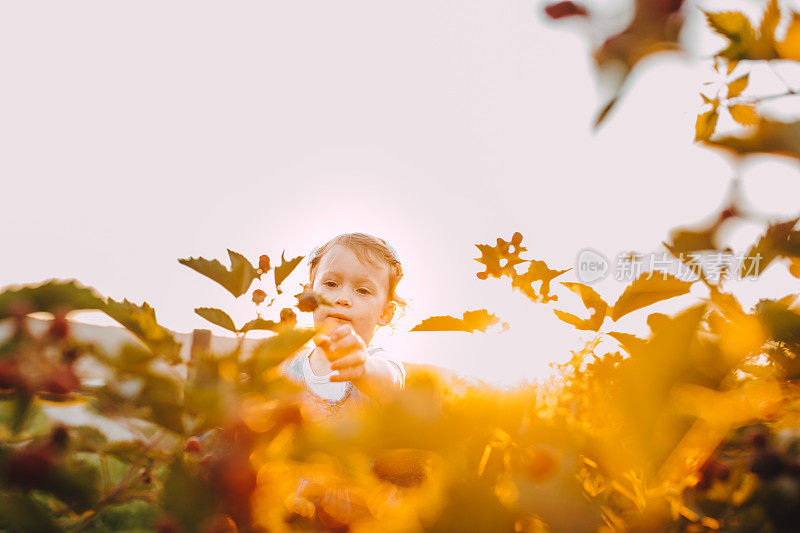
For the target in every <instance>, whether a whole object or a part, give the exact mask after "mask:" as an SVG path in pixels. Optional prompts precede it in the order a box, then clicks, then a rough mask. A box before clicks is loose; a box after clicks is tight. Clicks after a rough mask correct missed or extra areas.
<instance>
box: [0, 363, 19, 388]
mask: <svg viewBox="0 0 800 533" xmlns="http://www.w3.org/2000/svg"><path fill="white" fill-rule="evenodd" d="M23 383H24V380H23V379H22V376H21V375H20V373H19V365H18V364H17V361H16V360H14V359H2V360H0V389H21V388H24V387H23V386H22V385H23Z"/></svg>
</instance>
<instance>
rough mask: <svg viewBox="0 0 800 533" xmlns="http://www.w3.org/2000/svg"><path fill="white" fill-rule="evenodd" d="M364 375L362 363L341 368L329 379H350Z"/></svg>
mask: <svg viewBox="0 0 800 533" xmlns="http://www.w3.org/2000/svg"><path fill="white" fill-rule="evenodd" d="M363 376H364V365H358V366H351V367H349V368H343V369H341V370H340V371H339V374H338V375H336V376H331V381H351V380H354V379H359V378H361V377H363Z"/></svg>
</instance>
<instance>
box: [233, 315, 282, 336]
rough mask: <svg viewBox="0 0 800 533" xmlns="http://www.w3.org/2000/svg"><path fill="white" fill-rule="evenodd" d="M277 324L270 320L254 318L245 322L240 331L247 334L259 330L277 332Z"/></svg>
mask: <svg viewBox="0 0 800 533" xmlns="http://www.w3.org/2000/svg"><path fill="white" fill-rule="evenodd" d="M277 329H278V324H277V323H276V322H273V321H272V320H264V319H263V318H256V319H253V320H251V321H250V322H247V323H246V324H245V325H244V326H242V329H240V330H239V331H241V332H242V333H247V332H248V331H253V330H259V331H277Z"/></svg>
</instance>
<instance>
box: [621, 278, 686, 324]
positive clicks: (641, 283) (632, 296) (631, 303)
mask: <svg viewBox="0 0 800 533" xmlns="http://www.w3.org/2000/svg"><path fill="white" fill-rule="evenodd" d="M650 274H652V277H651V278H650V279H647V278H646V276H647V275H650ZM691 286H692V282H691V281H682V280H680V279H678V278H676V277H675V276H673V275H672V274H664V273H658V272H653V273H650V272H643V273H642V274H641V275H640V276H639V277H638V278H636V279H635V280H634V281H633V282H632V283H631V284H630V285H628V286H627V287H626V288H625V290H624V291H623V293H622V294H621V295H620V297H619V298H618V299H617V301H616V303H614V308H613V311H612V312H611V319H612V320H613V321H614V322H616V321H617V320H618V319H620V318H621V317H623V316H625V315H627V314H628V313H630V312H632V311H635V310H637V309H641V308H642V307H647V306H648V305H651V304H654V303H656V302H660V301H662V300H667V299H669V298H674V297H676V296H681V295H683V294H686V293H688V292H689V289H690V288H691Z"/></svg>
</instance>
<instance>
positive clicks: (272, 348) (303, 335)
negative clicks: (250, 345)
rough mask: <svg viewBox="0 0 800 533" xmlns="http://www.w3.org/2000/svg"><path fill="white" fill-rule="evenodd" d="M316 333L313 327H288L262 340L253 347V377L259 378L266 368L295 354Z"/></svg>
mask: <svg viewBox="0 0 800 533" xmlns="http://www.w3.org/2000/svg"><path fill="white" fill-rule="evenodd" d="M314 335H316V331H315V330H313V329H287V330H283V331H281V332H280V333H278V334H277V335H273V336H272V337H269V338H268V339H265V340H263V341H261V342H260V343H259V344H258V345H256V347H255V348H254V349H253V357H252V358H251V359H252V361H251V365H252V369H251V372H252V375H253V377H255V378H256V379H259V378H260V377H261V375H262V374H263V373H264V372H265V371H266V370H269V369H271V368H273V367H275V366H277V365H279V364H280V363H281V362H282V361H283V360H285V359H286V358H288V357H290V356H292V355H294V354H295V353H296V352H297V351H298V350H299V349H300V348H302V347H303V346H304V345H305V344H306V343H307V342H308V341H310V340H311V339H312V338H313V337H314Z"/></svg>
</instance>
